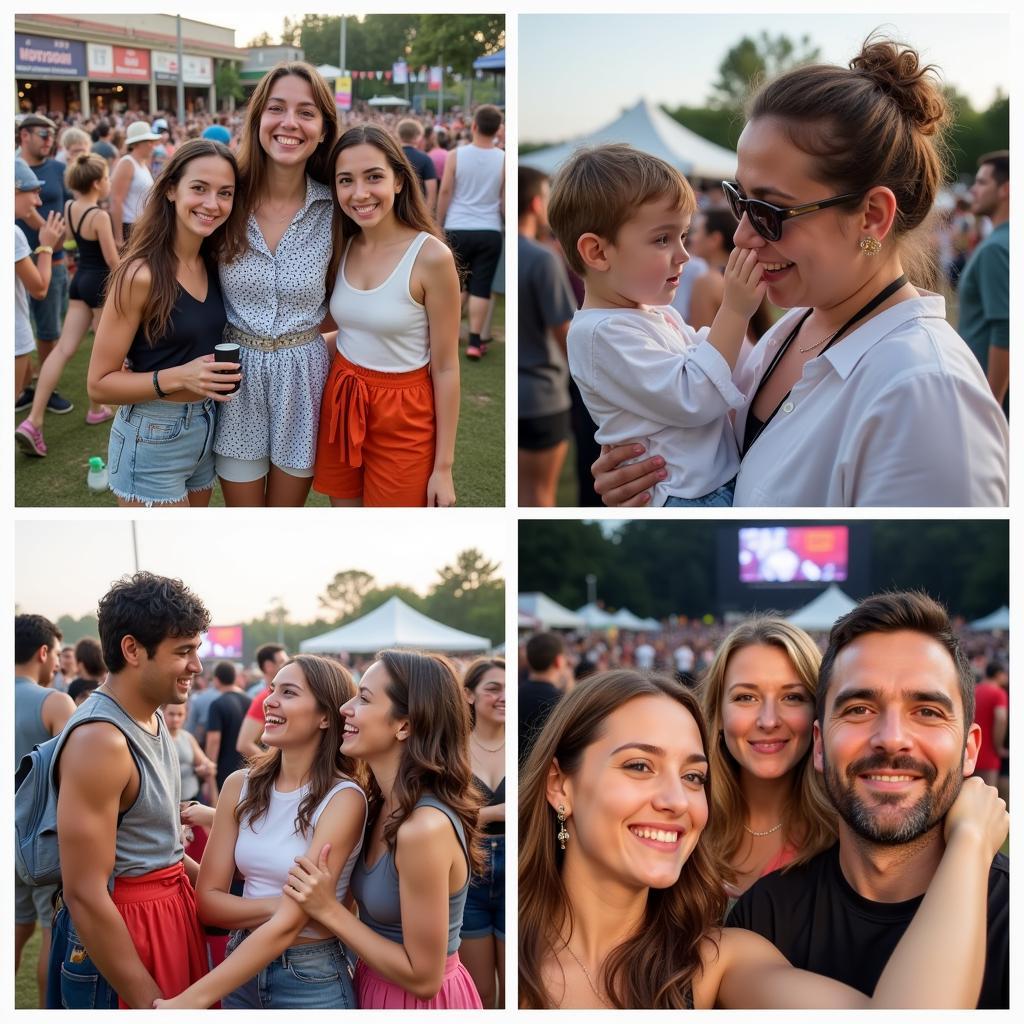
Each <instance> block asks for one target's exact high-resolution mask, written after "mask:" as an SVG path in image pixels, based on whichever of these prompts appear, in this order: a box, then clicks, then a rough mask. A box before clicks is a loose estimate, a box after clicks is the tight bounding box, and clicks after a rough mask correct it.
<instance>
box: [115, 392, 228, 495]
mask: <svg viewBox="0 0 1024 1024" xmlns="http://www.w3.org/2000/svg"><path fill="white" fill-rule="evenodd" d="M216 417H217V409H216V405H215V403H214V401H213V399H211V398H207V399H205V400H203V401H202V402H164V401H160V400H158V399H154V400H153V401H151V402H138V403H136V404H133V405H122V406H121V408H120V409H118V411H117V415H116V416H115V417H114V421H113V423H112V424H111V426H110V444H109V447H108V450H107V469H108V473H109V485H110V489H111V490H112V491H113V492H114V493H115V494H116V495H117V496H118V497H119V498H122V499H123V500H125V501H138V502H141V503H142V504H143V505H146V506H151V505H170V504H173V503H175V502H179V501H182V500H183V499H184V498H186V497H187V496H188V495H189V494H190V493H191V492H193V491H205V490H207V489H209V488H210V487H212V486H213V478H214V459H213V436H214V432H215V428H216Z"/></svg>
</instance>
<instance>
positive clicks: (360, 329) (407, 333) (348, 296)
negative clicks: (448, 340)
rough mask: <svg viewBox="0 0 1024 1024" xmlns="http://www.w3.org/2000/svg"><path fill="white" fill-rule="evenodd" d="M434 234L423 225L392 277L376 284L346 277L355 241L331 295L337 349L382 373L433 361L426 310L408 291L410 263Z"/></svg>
mask: <svg viewBox="0 0 1024 1024" xmlns="http://www.w3.org/2000/svg"><path fill="white" fill-rule="evenodd" d="M430 237H431V236H430V234H429V233H428V232H426V231H421V232H420V233H419V234H418V235H417V236H416V237H415V238H414V239H413V240H412V242H411V243H410V244H409V247H408V248H407V249H406V250H405V254H404V255H403V256H402V258H401V259H400V260H399V261H398V266H397V267H395V269H394V270H393V271H391V274H390V275H389V276H388V279H387V280H386V281H384V283H383V284H379V285H377V287H376V288H368V289H363V288H353V287H352V286H351V285H350V284H349V283H348V281H347V280H346V279H345V264H346V263H347V262H348V254H349V252H350V251H351V248H352V246H351V243H349V245H348V246H346V247H345V255H344V256H343V257H342V260H341V267H340V269H339V270H338V280H337V281H336V282H335V285H334V294H333V295H331V316H332V317H334V322H335V323H336V324H337V325H338V351H339V352H340V353H341V354H342V355H343V356H344V357H345V358H346V359H347V360H348V361H349V362H350V363H355V364H356V365H357V366H362V367H364V368H365V369H367V370H377V371H379V372H382V373H406V372H408V371H410V370H418V369H419V368H420V367H421V366H426V365H427V364H428V363H429V362H430V331H429V325H428V323H427V310H426V307H425V306H424V305H423V304H422V303H421V302H417V301H416V300H415V299H414V298H413V297H412V295H411V294H410V292H409V281H410V279H411V278H412V267H413V264H414V263H415V262H416V257H417V255H418V254H419V251H420V249H422V248H423V243H424V242H426V240H427V239H428V238H430Z"/></svg>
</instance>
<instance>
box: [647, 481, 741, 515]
mask: <svg viewBox="0 0 1024 1024" xmlns="http://www.w3.org/2000/svg"><path fill="white" fill-rule="evenodd" d="M735 493H736V480H735V478H734V479H732V480H730V481H729V482H728V483H727V484H722V486H721V487H716V488H715V490H713V491H712V492H711V493H710V494H704V495H701V497H699V498H676V497H674V496H673V497H670V498H669V499H668V500H667V501H666V502H665V504H664V505H662V508H732V502H733V496H734V495H735Z"/></svg>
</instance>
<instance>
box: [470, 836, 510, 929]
mask: <svg viewBox="0 0 1024 1024" xmlns="http://www.w3.org/2000/svg"><path fill="white" fill-rule="evenodd" d="M460 934H461V936H462V938H464V939H482V938H484V937H486V936H488V935H493V936H494V937H495V938H496V939H497V940H498V941H499V942H504V941H505V837H504V836H484V870H483V873H482V874H479V875H474V876H473V880H472V881H471V882H470V884H469V892H468V893H467V894H466V909H465V910H464V911H463V913H462V932H461V933H460Z"/></svg>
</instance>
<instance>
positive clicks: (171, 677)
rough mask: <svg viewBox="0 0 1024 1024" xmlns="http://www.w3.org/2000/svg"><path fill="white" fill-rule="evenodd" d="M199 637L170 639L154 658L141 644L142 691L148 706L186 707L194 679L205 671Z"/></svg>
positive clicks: (156, 651)
mask: <svg viewBox="0 0 1024 1024" xmlns="http://www.w3.org/2000/svg"><path fill="white" fill-rule="evenodd" d="M199 639H200V638H199V636H198V635H196V636H191V637H185V636H168V637H164V639H163V640H161V641H160V643H159V644H157V647H156V650H155V651H154V652H153V656H152V657H150V656H149V654H147V653H146V649H145V648H144V647H143V646H142V645H141V644H140V645H139V647H138V651H139V658H140V662H139V673H140V689H141V691H142V695H143V697H144V698H145V700H146V701H147V702H148V703H152V704H153V705H154V706H156V707H159V706H160V705H161V704H184V703H185V701H187V700H188V695H189V691H190V690H191V688H192V679H193V677H195V676H197V675H198V674H199V673H200V672H202V671H203V663H202V662H201V661H200V660H199Z"/></svg>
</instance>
